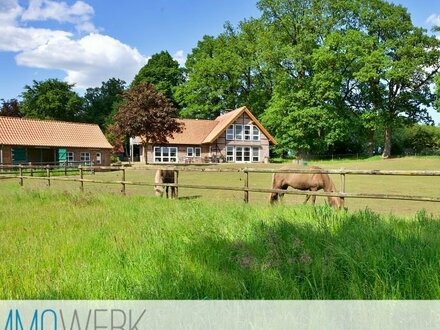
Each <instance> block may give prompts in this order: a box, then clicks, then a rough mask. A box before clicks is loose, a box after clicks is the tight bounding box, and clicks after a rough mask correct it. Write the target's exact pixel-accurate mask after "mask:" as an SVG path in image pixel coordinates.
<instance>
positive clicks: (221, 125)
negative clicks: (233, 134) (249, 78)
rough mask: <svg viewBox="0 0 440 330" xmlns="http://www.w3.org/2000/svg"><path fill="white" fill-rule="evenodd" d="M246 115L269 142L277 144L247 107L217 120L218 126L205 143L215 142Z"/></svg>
mask: <svg viewBox="0 0 440 330" xmlns="http://www.w3.org/2000/svg"><path fill="white" fill-rule="evenodd" d="M244 113H245V114H246V115H247V116H248V117H249V118H250V119H251V120H252V121H253V123H254V125H256V126H257V127H258V128H259V129H260V131H261V132H262V133H263V134H264V135H265V136H266V137H267V138H268V140H269V141H270V142H271V143H273V144H277V142H276V141H275V139H274V138H273V136H272V135H270V134H269V132H268V131H267V130H266V128H265V127H264V126H263V125H262V124H261V123H260V122H259V121H258V119H257V118H255V116H254V115H253V114H252V113H251V112H250V111H249V109H248V108H246V107H241V108H238V109H235V110H233V111H230V112H227V113H225V114H224V115H221V116H218V117H217V118H216V119H215V122H217V125H216V126H215V128H214V129H213V130H212V131H211V132H210V133H209V134H208V136H207V137H206V138H205V139H204V141H203V143H212V142H214V141H215V140H216V139H218V137H219V136H220V135H221V134H222V133H223V132H224V131H225V130H226V128H228V126H229V125H231V124H232V123H233V122H235V121H236V120H237V118H238V117H240V116H241V115H242V114H244Z"/></svg>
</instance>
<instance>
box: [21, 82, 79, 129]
mask: <svg viewBox="0 0 440 330" xmlns="http://www.w3.org/2000/svg"><path fill="white" fill-rule="evenodd" d="M73 86H74V85H71V84H68V83H66V82H62V81H59V80H58V79H47V80H45V81H35V80H34V82H33V84H32V86H29V85H26V86H25V87H24V91H23V93H22V94H21V97H22V99H23V100H22V102H21V111H22V113H23V115H24V116H25V117H33V118H39V119H57V120H65V121H77V120H78V119H79V116H80V114H81V111H82V107H83V99H82V98H81V97H80V96H79V95H78V94H77V93H76V92H74V91H73V90H72V89H73Z"/></svg>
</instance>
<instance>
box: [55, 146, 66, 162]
mask: <svg viewBox="0 0 440 330" xmlns="http://www.w3.org/2000/svg"><path fill="white" fill-rule="evenodd" d="M57 160H58V163H60V164H61V163H65V162H66V160H67V150H66V149H65V148H60V149H58V150H57Z"/></svg>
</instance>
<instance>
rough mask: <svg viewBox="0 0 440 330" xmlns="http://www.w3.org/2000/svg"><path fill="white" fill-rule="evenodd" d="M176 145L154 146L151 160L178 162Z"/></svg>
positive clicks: (156, 161)
mask: <svg viewBox="0 0 440 330" xmlns="http://www.w3.org/2000/svg"><path fill="white" fill-rule="evenodd" d="M177 156H178V150H177V147H168V146H154V147H153V160H154V163H177V162H178V157H177Z"/></svg>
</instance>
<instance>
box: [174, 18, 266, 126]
mask: <svg viewBox="0 0 440 330" xmlns="http://www.w3.org/2000/svg"><path fill="white" fill-rule="evenodd" d="M261 28H262V27H261V25H260V22H259V21H258V20H249V21H244V22H242V23H240V25H239V27H238V28H237V29H235V28H233V27H232V26H231V24H229V23H226V24H225V30H224V32H223V33H221V34H220V35H219V36H218V37H212V36H204V37H203V39H202V40H201V41H199V42H198V44H197V47H196V48H194V49H193V51H192V53H191V54H189V56H188V59H187V61H186V72H187V77H188V79H187V81H186V83H185V84H183V85H181V86H179V87H178V88H177V93H176V96H177V99H178V100H179V102H180V103H181V104H182V107H183V110H182V112H181V115H182V116H184V117H190V118H208V119H212V118H215V117H217V116H218V115H219V113H220V111H221V110H225V109H235V108H237V107H239V106H243V105H246V106H248V107H250V108H251V109H252V112H253V113H254V114H255V115H256V116H257V117H258V116H259V115H260V114H261V113H262V112H263V111H264V109H265V108H266V106H267V102H268V101H269V99H270V96H271V92H272V84H271V83H272V81H271V79H270V75H269V74H268V73H269V72H270V70H269V71H266V70H265V69H266V68H265V67H263V66H260V62H259V58H258V57H257V54H258V50H257V48H258V47H260V46H261V43H260V42H258V38H259V37H260V29H261Z"/></svg>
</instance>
